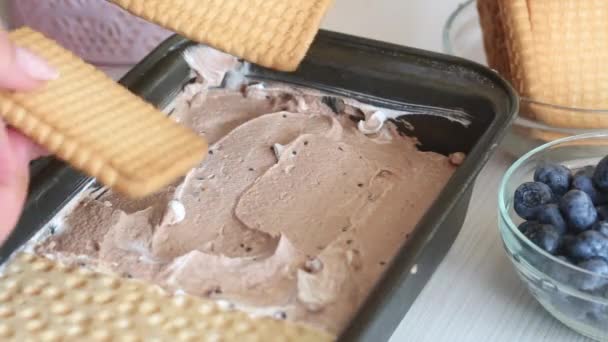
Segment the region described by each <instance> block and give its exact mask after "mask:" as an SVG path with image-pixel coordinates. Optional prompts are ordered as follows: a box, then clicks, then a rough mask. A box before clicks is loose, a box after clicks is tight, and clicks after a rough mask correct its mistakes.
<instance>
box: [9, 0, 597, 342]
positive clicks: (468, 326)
mask: <svg viewBox="0 0 608 342" xmlns="http://www.w3.org/2000/svg"><path fill="white" fill-rule="evenodd" d="M460 2H462V1H460V0H335V4H334V6H333V8H332V9H331V10H330V12H329V13H328V15H327V17H326V18H325V20H324V24H323V27H324V28H327V29H331V30H335V31H340V32H345V33H350V34H355V35H359V36H363V37H368V38H373V39H378V40H384V41H389V42H392V43H397V44H403V45H409V46H413V47H417V48H422V49H427V50H434V51H441V31H442V26H443V23H444V22H445V20H446V19H447V17H448V16H449V14H450V13H451V12H452V11H453V10H454V9H455V8H456V7H457V5H458V4H459V3H460ZM4 3H5V1H4V0H0V19H5V18H6V16H5V13H6V12H5V11H4V8H5V7H4ZM119 73H120V71H117V72H113V74H115V75H118V74H119ZM511 161H512V160H511V159H510V158H509V157H508V156H507V155H506V154H504V153H503V152H501V151H499V152H498V153H497V154H496V155H495V156H494V157H493V158H492V159H491V160H490V161H489V162H488V164H487V165H486V167H485V169H484V170H483V171H482V173H481V174H480V176H479V178H478V180H477V183H476V185H475V190H474V193H473V199H472V202H471V204H470V207H469V212H468V216H467V219H466V221H465V223H464V226H463V228H462V231H461V233H460V235H459V236H458V238H457V239H456V241H455V243H454V245H453V246H452V248H451V249H450V251H449V253H448V254H447V256H446V258H445V259H444V261H443V262H442V263H441V265H440V266H439V268H438V269H437V271H436V272H435V274H434V275H433V277H432V278H431V279H430V281H429V282H428V284H427V285H426V287H425V288H424V290H423V291H422V293H421V294H420V296H419V297H418V299H417V300H416V302H415V303H414V305H413V306H412V307H411V309H410V310H409V312H408V313H407V315H406V316H405V317H404V318H403V320H402V322H401V324H400V325H399V327H398V328H397V330H396V331H395V332H394V334H393V336H392V338H391V339H390V341H391V342H397V341H417V342H419V341H420V342H422V341H433V342H441V341H450V342H459V341H493V342H498V341H509V342H511V341H554V342H559V341H574V342H579V341H589V340H588V339H586V338H583V337H581V336H580V335H577V334H576V333H574V332H572V331H571V330H569V329H568V328H566V327H565V326H563V325H562V324H561V323H559V322H558V321H556V320H555V319H553V318H552V317H551V316H550V315H549V314H547V313H546V312H545V311H544V310H543V309H542V307H540V305H539V304H537V303H536V302H535V300H534V299H533V298H532V297H531V296H530V295H529V294H528V292H527V290H526V289H525V287H524V286H523V283H522V282H521V281H520V280H519V278H518V277H517V275H516V273H515V271H514V269H513V267H512V266H511V264H510V262H509V260H508V259H507V256H506V254H505V252H504V250H503V247H502V244H501V242H500V238H499V236H498V228H497V215H496V212H497V203H496V202H497V200H496V192H497V189H498V183H499V182H500V178H501V176H502V174H503V173H504V171H505V170H506V168H507V167H508V165H509V163H510V162H511Z"/></svg>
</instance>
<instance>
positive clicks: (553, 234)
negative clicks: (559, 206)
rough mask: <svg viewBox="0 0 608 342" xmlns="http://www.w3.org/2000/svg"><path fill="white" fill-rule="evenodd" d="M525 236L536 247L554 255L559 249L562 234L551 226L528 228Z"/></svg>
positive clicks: (540, 225)
mask: <svg viewBox="0 0 608 342" xmlns="http://www.w3.org/2000/svg"><path fill="white" fill-rule="evenodd" d="M524 235H525V236H526V237H527V238H528V239H530V241H532V242H534V244H535V245H537V246H538V247H540V248H542V249H543V250H545V251H547V252H549V253H551V254H553V253H555V252H556V251H557V247H559V238H560V234H559V232H558V231H557V229H555V227H553V226H552V225H550V224H539V225H533V226H530V227H528V228H527V230H526V232H525V233H524Z"/></svg>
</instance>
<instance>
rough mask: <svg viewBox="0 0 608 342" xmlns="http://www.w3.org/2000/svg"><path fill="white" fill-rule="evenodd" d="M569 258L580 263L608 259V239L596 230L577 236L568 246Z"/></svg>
mask: <svg viewBox="0 0 608 342" xmlns="http://www.w3.org/2000/svg"><path fill="white" fill-rule="evenodd" d="M566 249H567V252H568V254H567V255H568V256H570V257H571V258H574V259H576V260H579V261H584V260H589V259H592V258H596V257H599V258H604V259H607V258H608V237H606V236H604V234H602V233H600V232H597V231H595V230H587V231H585V232H582V233H580V234H579V235H577V236H576V240H575V241H574V242H572V243H571V244H570V245H569V246H567V248H566Z"/></svg>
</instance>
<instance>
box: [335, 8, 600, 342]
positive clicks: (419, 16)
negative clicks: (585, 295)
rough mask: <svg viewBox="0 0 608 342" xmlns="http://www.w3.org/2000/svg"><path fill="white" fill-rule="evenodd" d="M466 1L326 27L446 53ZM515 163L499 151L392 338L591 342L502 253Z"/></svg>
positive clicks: (340, 14)
mask: <svg viewBox="0 0 608 342" xmlns="http://www.w3.org/2000/svg"><path fill="white" fill-rule="evenodd" d="M461 2H464V0H394V1H392V0H375V1H373V0H337V1H336V4H335V5H334V8H333V9H332V10H331V12H330V13H329V14H328V16H327V17H326V21H325V24H324V27H326V28H328V29H333V30H337V31H341V32H346V33H351V34H356V35H360V36H365V37H369V38H374V39H379V40H385V41H390V42H393V43H398V44H403V45H409V46H413V47H417V48H422V49H427V50H434V51H441V33H442V28H443V24H444V22H445V21H446V20H447V18H448V16H449V15H450V13H451V12H452V11H453V10H454V9H456V7H457V6H458V4H459V3H461ZM511 162H512V160H511V158H510V157H509V156H508V155H506V154H505V153H503V152H502V151H499V152H498V153H497V154H496V155H495V156H494V158H492V159H491V160H490V161H489V162H488V164H487V165H486V167H485V168H484V170H483V171H482V173H481V174H480V176H479V178H478V180H477V183H476V185H475V189H474V193H473V199H472V201H471V204H470V206H469V212H468V215H467V218H466V221H465V223H464V226H463V227H462V231H461V233H460V235H459V236H458V238H457V239H456V241H455V243H454V245H453V246H452V248H451V249H450V251H449V252H448V254H447V256H446V257H445V259H444V261H443V262H442V263H441V265H440V266H439V268H438V269H437V271H436V272H435V274H434V275H433V277H432V278H431V279H430V281H429V282H428V283H427V285H426V287H425V288H424V290H423V291H422V293H421V294H420V296H419V297H418V299H417V300H416V302H415V303H414V305H413V306H412V307H411V309H410V310H409V312H408V313H407V315H406V316H405V317H404V318H403V320H402V321H401V324H400V325H399V327H398V328H397V330H396V331H395V332H394V334H393V336H392V338H391V340H390V341H391V342H397V341H416V342H423V341H433V342H442V341H450V342H459V341H492V342H498V341H505V342H506V341H508V342H512V341H522V342H523V341H555V342H559V341H575V342H579V341H589V339H587V338H584V337H582V336H581V335H578V334H576V333H575V332H573V331H571V330H569V329H568V328H567V327H565V326H564V325H562V324H561V323H560V322H558V321H557V320H555V319H553V318H552V317H551V316H550V315H549V314H548V313H546V312H545V311H544V309H543V308H542V307H541V306H540V305H539V304H538V303H537V302H536V301H535V300H534V299H533V298H532V297H531V296H530V294H529V293H528V291H527V289H526V288H525V287H524V285H523V283H522V282H521V281H520V280H519V278H518V276H517V274H516V273H515V270H514V269H513V267H512V266H511V263H510V261H509V260H508V259H507V255H506V253H505V251H504V249H503V246H502V243H501V241H500V237H499V235H498V227H497V195H496V193H497V190H498V185H499V182H500V179H501V177H502V175H503V173H504V172H505V171H506V168H507V167H508V166H509V164H510V163H511Z"/></svg>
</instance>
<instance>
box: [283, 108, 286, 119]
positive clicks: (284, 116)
mask: <svg viewBox="0 0 608 342" xmlns="http://www.w3.org/2000/svg"><path fill="white" fill-rule="evenodd" d="M283 110H287V108H284V109H283ZM283 118H287V114H283Z"/></svg>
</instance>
